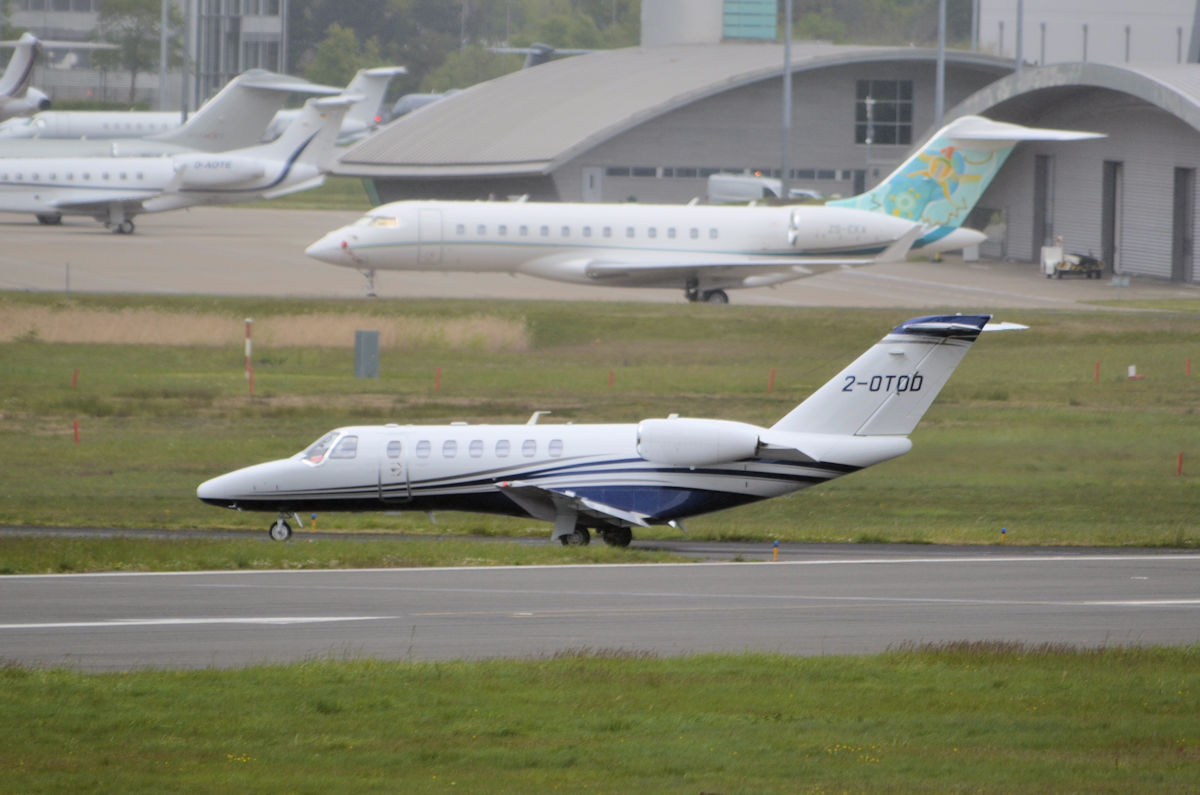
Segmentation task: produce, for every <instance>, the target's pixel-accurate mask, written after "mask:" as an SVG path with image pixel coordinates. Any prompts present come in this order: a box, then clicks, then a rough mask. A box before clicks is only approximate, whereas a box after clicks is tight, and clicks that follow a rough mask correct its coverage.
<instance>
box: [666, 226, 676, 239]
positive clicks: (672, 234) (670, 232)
mask: <svg viewBox="0 0 1200 795" xmlns="http://www.w3.org/2000/svg"><path fill="white" fill-rule="evenodd" d="M667 237H668V238H670V239H671V240H674V239H675V227H673V226H669V227H667Z"/></svg>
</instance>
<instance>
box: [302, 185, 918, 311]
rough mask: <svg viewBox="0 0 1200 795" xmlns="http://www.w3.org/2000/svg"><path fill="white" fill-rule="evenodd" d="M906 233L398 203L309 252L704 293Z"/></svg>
mask: <svg viewBox="0 0 1200 795" xmlns="http://www.w3.org/2000/svg"><path fill="white" fill-rule="evenodd" d="M913 229H914V224H913V222H912V221H907V220H903V219H899V218H892V217H889V216H885V215H879V214H877V213H869V212H865V211H862V210H854V209H845V208H840V207H825V206H812V207H808V206H806V207H723V206H705V205H689V206H683V205H665V204H664V205H652V204H633V203H630V204H579V203H560V202H457V201H403V202H393V203H391V204H385V205H381V206H379V207H376V208H374V209H372V210H370V211H369V212H368V213H367V215H366V216H365V217H363V218H362V219H360V220H359V221H358V222H357V223H355V224H353V225H351V226H347V227H342V228H341V229H337V230H334V231H333V232H330V233H329V234H327V235H325V236H324V237H323V238H321V239H320V240H318V241H317V242H316V243H313V244H312V245H311V246H309V247H308V249H307V250H306V253H307V254H308V255H309V256H311V257H315V258H316V259H320V260H322V261H325V262H329V263H331V264H335V265H342V266H345V267H353V268H358V269H361V270H441V271H469V272H500V273H520V274H527V275H530V276H539V277H542V278H546V279H554V280H557V281H565V282H575V283H580V284H601V285H613V286H641V287H679V288H683V289H689V288H695V289H699V290H702V291H710V290H716V289H721V288H731V287H756V286H765V285H770V284H776V283H779V282H784V281H789V280H791V279H796V278H800V277H802V276H807V275H811V274H812V273H814V272H818V271H820V270H825V269H828V268H832V267H839V266H840V265H841V264H842V263H844V262H847V261H849V260H854V259H858V260H860V261H862V262H866V261H868V260H869V259H870V258H872V257H875V256H878V255H879V254H880V253H881V252H883V251H884V250H885V249H887V248H888V246H890V245H892V244H893V243H895V242H896V241H897V240H898V239H900V238H902V237H904V236H905V235H906V234H908V233H910V232H911V231H912V230H913Z"/></svg>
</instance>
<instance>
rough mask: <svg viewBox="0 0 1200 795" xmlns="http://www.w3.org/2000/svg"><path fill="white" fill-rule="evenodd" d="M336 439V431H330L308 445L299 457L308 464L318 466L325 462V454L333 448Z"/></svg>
mask: <svg viewBox="0 0 1200 795" xmlns="http://www.w3.org/2000/svg"><path fill="white" fill-rule="evenodd" d="M337 437H338V432H337V431H330V432H329V433H327V434H325V435H324V436H322V437H321V438H320V439H317V440H316V441H315V442H313V443H312V444H310V445H309V446H308V449H307V450H305V451H304V452H303V453H301V454H300V455H301V456H302V457H303V458H304V460H305V461H307V462H308V463H310V464H319V463H321V462H322V461H324V460H325V454H326V453H328V452H329V448H331V447H333V442H334V440H336V439H337Z"/></svg>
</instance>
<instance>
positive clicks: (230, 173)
mask: <svg viewBox="0 0 1200 795" xmlns="http://www.w3.org/2000/svg"><path fill="white" fill-rule="evenodd" d="M177 168H178V169H179V176H180V187H183V188H219V187H223V186H226V185H236V184H238V183H241V182H246V181H247V180H251V179H258V178H259V177H261V176H262V175H263V174H264V173H266V172H265V171H264V170H263V167H262V164H261V163H259V162H258V161H257V160H254V159H252V158H249V157H231V156H229V155H219V154H213V155H189V156H187V157H183V158H180V160H179V163H178V164H177Z"/></svg>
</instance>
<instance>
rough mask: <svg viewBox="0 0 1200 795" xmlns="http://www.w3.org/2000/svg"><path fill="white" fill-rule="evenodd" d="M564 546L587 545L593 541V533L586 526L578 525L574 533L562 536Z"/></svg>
mask: <svg viewBox="0 0 1200 795" xmlns="http://www.w3.org/2000/svg"><path fill="white" fill-rule="evenodd" d="M560 539H561V540H562V545H563V546H564V547H586V546H587V545H588V544H590V543H591V542H592V535H591V533H589V532H588V529H587V528H586V527H576V528H575V532H574V533H567V534H566V535H565V536H560Z"/></svg>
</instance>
